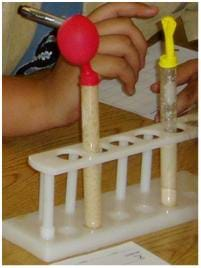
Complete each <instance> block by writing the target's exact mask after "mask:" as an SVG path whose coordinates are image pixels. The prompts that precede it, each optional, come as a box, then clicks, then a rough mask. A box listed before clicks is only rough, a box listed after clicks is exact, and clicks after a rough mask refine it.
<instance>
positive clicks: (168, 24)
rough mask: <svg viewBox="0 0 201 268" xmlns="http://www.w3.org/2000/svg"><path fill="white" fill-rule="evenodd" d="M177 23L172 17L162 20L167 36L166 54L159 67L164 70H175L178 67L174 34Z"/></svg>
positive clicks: (162, 57) (161, 58)
mask: <svg viewBox="0 0 201 268" xmlns="http://www.w3.org/2000/svg"><path fill="white" fill-rule="evenodd" d="M176 25H177V24H176V21H175V19H174V18H173V17H171V16H166V17H164V18H163V19H162V27H163V32H164V36H165V54H163V55H162V56H161V57H160V61H159V65H160V67H162V68H165V69H168V68H174V67H176V66H177V57H176V55H175V51H174V33H175V29H176Z"/></svg>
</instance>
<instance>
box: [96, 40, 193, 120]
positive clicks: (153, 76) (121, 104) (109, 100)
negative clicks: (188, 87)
mask: <svg viewBox="0 0 201 268" xmlns="http://www.w3.org/2000/svg"><path fill="white" fill-rule="evenodd" d="M161 47H162V45H161V43H160V42H158V43H156V44H154V45H153V46H151V47H150V48H149V49H148V54H147V57H146V64H145V68H144V69H143V70H142V71H141V72H140V75H139V80H138V82H137V84H136V93H135V94H134V95H133V96H127V95H126V94H125V93H124V92H123V91H122V89H121V84H120V83H119V82H118V81H117V80H115V79H114V80H104V81H102V82H101V84H100V90H99V96H100V102H102V103H105V104H109V105H112V106H114V107H117V108H120V109H123V110H126V111H129V112H133V113H135V114H139V115H141V116H143V117H146V118H149V119H154V116H155V113H156V110H157V101H158V97H157V95H156V94H154V93H152V92H151V91H150V85H151V84H152V83H154V82H155V81H157V80H158V79H157V69H158V68H157V61H158V59H159V57H160V55H161V51H162V49H161ZM175 49H176V50H177V56H178V61H179V63H182V62H185V61H187V60H189V59H192V58H197V57H198V53H197V52H196V51H193V50H190V49H186V48H183V47H180V46H176V47H175ZM183 88H184V86H182V87H178V92H179V91H181V90H182V89H183Z"/></svg>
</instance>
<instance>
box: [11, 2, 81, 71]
mask: <svg viewBox="0 0 201 268" xmlns="http://www.w3.org/2000/svg"><path fill="white" fill-rule="evenodd" d="M41 10H43V11H46V12H48V13H51V14H53V15H55V16H58V17H63V18H67V17H70V16H72V15H75V14H81V13H82V3H79V2H74V3H73V2H44V3H42V5H41ZM56 33H57V31H56V30H53V29H51V28H49V27H46V26H44V25H40V24H38V26H37V28H36V32H35V35H34V37H33V39H32V42H31V44H30V46H29V47H28V49H27V51H26V52H25V54H24V56H23V57H22V59H21V60H20V62H19V63H18V64H17V66H16V68H15V70H14V71H13V73H12V74H25V75H26V74H31V73H33V72H36V71H38V70H41V69H46V68H51V67H52V66H53V65H54V64H55V62H56V60H57V58H58V56H59V51H58V49H57V45H56Z"/></svg>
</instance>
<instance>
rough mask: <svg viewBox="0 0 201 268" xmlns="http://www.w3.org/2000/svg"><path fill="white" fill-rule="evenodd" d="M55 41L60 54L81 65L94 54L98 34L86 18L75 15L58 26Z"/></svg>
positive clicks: (96, 48)
mask: <svg viewBox="0 0 201 268" xmlns="http://www.w3.org/2000/svg"><path fill="white" fill-rule="evenodd" d="M57 42H58V46H59V49H60V52H61V54H62V55H63V56H64V58H65V59H66V60H67V61H69V62H70V63H72V64H75V65H83V64H87V63H89V62H90V60H91V59H92V58H93V57H94V56H95V55H96V52H97V50H98V45H99V34H98V31H97V29H96V26H95V25H94V24H93V23H92V22H91V21H90V20H89V19H88V18H87V17H84V16H81V15H75V16H73V17H71V18H69V19H67V20H66V21H65V22H64V23H63V24H62V26H61V27H60V28H59V31H58V35H57Z"/></svg>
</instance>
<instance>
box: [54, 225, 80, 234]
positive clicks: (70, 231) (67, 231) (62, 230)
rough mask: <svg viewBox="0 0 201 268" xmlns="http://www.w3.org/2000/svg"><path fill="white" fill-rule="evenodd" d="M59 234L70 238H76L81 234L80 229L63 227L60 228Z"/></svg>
mask: <svg viewBox="0 0 201 268" xmlns="http://www.w3.org/2000/svg"><path fill="white" fill-rule="evenodd" d="M57 232H58V233H60V234H62V235H68V236H75V235H78V234H79V233H80V232H79V229H78V228H76V227H74V226H62V227H60V228H58V230H57Z"/></svg>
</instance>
